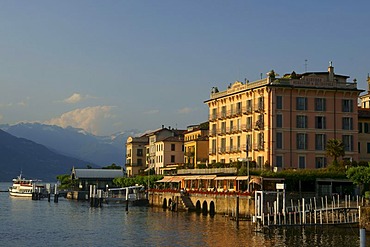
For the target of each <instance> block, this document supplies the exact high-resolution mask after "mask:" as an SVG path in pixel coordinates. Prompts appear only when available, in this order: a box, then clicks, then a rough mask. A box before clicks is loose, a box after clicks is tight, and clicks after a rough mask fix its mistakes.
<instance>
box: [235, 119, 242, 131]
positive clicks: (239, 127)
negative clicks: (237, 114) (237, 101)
mask: <svg viewBox="0 0 370 247" xmlns="http://www.w3.org/2000/svg"><path fill="white" fill-rule="evenodd" d="M241 122H242V121H240V119H238V120H236V129H237V131H240V130H241V129H242V127H241V126H242V123H241Z"/></svg>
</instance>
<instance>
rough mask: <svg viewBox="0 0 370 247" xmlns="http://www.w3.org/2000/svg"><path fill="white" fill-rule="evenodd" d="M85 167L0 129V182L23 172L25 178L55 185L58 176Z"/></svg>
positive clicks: (81, 163) (72, 159)
mask: <svg viewBox="0 0 370 247" xmlns="http://www.w3.org/2000/svg"><path fill="white" fill-rule="evenodd" d="M87 164H89V163H88V162H86V161H82V160H79V159H75V158H70V157H67V156H64V155H61V154H57V153H54V152H52V151H51V150H49V149H48V148H46V147H45V146H43V145H40V144H37V143H35V142H33V141H30V140H27V139H24V138H17V137H15V136H12V135H11V134H9V133H6V132H5V131H2V130H0V181H6V182H10V181H11V180H12V179H13V178H15V177H16V176H18V175H19V173H20V172H22V174H23V175H24V176H25V177H26V178H32V179H42V180H43V181H49V182H54V181H56V176H57V175H60V174H69V173H70V172H71V169H72V167H73V166H75V167H86V165H87Z"/></svg>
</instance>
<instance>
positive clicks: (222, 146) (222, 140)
mask: <svg viewBox="0 0 370 247" xmlns="http://www.w3.org/2000/svg"><path fill="white" fill-rule="evenodd" d="M221 152H222V153H225V152H226V138H222V139H221Z"/></svg>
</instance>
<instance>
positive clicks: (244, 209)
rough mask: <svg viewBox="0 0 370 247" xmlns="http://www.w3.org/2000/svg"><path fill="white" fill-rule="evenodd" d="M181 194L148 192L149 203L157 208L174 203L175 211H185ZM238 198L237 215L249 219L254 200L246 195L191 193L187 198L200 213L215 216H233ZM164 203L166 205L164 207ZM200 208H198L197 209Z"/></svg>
mask: <svg viewBox="0 0 370 247" xmlns="http://www.w3.org/2000/svg"><path fill="white" fill-rule="evenodd" d="M181 196H182V194H181V193H179V192H150V193H149V203H150V205H152V206H157V207H163V206H165V207H169V206H170V202H176V204H177V208H176V209H177V210H186V208H185V205H183V204H182V202H181V200H182V199H181ZM238 197H239V215H240V217H249V216H250V215H252V214H254V200H252V198H251V197H250V196H247V195H236V194H206V193H191V194H188V198H189V199H190V200H191V202H192V203H193V205H194V207H195V208H196V209H198V210H200V211H202V212H205V211H206V212H211V211H212V207H214V208H213V209H214V212H215V213H217V214H227V215H230V216H231V215H235V212H236V204H237V198H238ZM164 203H165V204H166V205H164ZM199 207H200V208H199Z"/></svg>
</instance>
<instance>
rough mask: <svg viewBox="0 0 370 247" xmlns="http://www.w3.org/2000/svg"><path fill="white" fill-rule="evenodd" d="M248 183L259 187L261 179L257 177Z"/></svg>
mask: <svg viewBox="0 0 370 247" xmlns="http://www.w3.org/2000/svg"><path fill="white" fill-rule="evenodd" d="M249 183H250V184H252V183H255V184H259V185H261V184H262V182H261V178H259V177H254V178H252V179H251V181H250V182H249Z"/></svg>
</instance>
